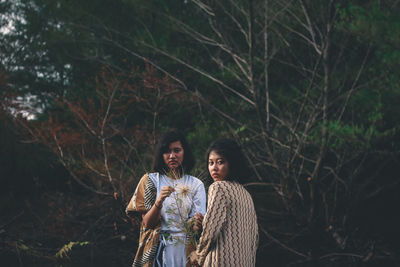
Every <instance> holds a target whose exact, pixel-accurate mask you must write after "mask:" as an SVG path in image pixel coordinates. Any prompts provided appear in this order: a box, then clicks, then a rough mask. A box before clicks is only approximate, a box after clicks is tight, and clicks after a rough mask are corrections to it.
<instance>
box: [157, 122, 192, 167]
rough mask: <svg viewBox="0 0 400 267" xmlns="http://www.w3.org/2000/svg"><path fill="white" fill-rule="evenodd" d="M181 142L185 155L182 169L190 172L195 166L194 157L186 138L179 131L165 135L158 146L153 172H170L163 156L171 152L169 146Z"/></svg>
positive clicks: (171, 131)
mask: <svg viewBox="0 0 400 267" xmlns="http://www.w3.org/2000/svg"><path fill="white" fill-rule="evenodd" d="M176 141H180V142H181V144H182V147H183V151H184V155H183V162H182V168H183V171H184V172H189V171H190V170H191V169H192V168H193V166H194V156H193V152H192V149H191V148H190V146H189V144H188V142H187V141H186V138H185V136H184V135H183V133H181V132H180V131H178V130H170V131H168V132H166V133H164V134H163V135H162V136H161V138H160V140H159V141H158V144H157V146H156V150H155V151H154V156H153V166H152V168H153V170H154V171H156V172H160V173H162V174H166V173H167V172H168V171H169V168H168V166H167V165H166V164H165V162H164V158H163V154H164V153H165V152H167V151H168V150H169V145H170V144H171V143H173V142H176Z"/></svg>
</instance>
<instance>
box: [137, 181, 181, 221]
mask: <svg viewBox="0 0 400 267" xmlns="http://www.w3.org/2000/svg"><path fill="white" fill-rule="evenodd" d="M174 191H175V189H174V188H173V187H171V186H163V187H162V188H161V191H160V195H159V196H158V198H157V200H156V201H155V202H154V205H153V206H152V207H151V208H150V210H149V211H148V212H146V213H144V214H143V215H142V218H143V226H144V227H145V228H153V227H155V226H156V225H157V224H158V222H159V221H160V218H161V208H162V205H163V203H164V200H165V199H166V198H167V197H169V196H170V195H171V193H172V192H174Z"/></svg>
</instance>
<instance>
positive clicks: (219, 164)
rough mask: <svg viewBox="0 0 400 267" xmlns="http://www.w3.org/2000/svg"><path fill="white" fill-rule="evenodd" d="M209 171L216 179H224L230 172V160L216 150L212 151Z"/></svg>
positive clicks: (209, 159)
mask: <svg viewBox="0 0 400 267" xmlns="http://www.w3.org/2000/svg"><path fill="white" fill-rule="evenodd" d="M208 171H209V172H210V175H211V177H212V178H213V180H214V181H224V180H225V179H226V177H228V173H229V164H228V161H226V160H225V159H224V158H223V157H222V156H221V155H219V154H217V153H216V152H215V151H211V152H210V154H209V155H208Z"/></svg>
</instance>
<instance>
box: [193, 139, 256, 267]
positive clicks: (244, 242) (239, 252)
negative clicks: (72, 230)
mask: <svg viewBox="0 0 400 267" xmlns="http://www.w3.org/2000/svg"><path fill="white" fill-rule="evenodd" d="M206 155H207V165H208V171H209V175H210V177H211V178H212V179H213V181H214V182H213V183H212V184H211V185H210V187H209V190H208V203H207V212H206V214H205V216H204V219H203V232H202V234H201V236H200V240H199V243H198V245H197V249H196V251H195V252H193V253H191V256H190V261H191V263H192V265H194V266H240V267H247V266H248V267H254V266H255V262H256V251H257V246H258V224H257V216H256V211H255V209H254V204H253V199H252V197H251V195H250V194H249V192H248V191H247V190H246V189H245V188H244V187H243V185H242V184H244V183H246V182H248V178H249V176H250V173H251V172H250V169H249V167H248V164H247V163H246V162H247V161H246V159H245V157H244V155H243V153H242V152H241V150H240V148H239V146H238V145H237V144H236V142H234V141H233V140H230V139H219V140H217V141H215V142H213V143H212V144H211V145H210V147H209V148H208V150H207V154H206ZM200 220H201V218H200Z"/></svg>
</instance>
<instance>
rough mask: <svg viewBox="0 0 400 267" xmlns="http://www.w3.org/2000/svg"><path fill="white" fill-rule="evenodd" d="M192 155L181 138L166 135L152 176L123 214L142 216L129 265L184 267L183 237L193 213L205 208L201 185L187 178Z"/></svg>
mask: <svg viewBox="0 0 400 267" xmlns="http://www.w3.org/2000/svg"><path fill="white" fill-rule="evenodd" d="M193 165H194V158H193V153H192V151H191V149H190V147H189V145H188V143H187V141H186V138H185V137H184V135H183V134H182V133H180V132H178V131H169V132H167V133H165V134H164V135H163V136H162V137H161V139H160V141H159V143H158V146H157V149H156V151H155V154H154V158H153V170H154V172H153V173H148V174H145V175H144V176H143V177H142V178H141V180H140V182H139V184H138V186H137V188H136V190H135V193H134V194H133V197H132V199H131V201H130V202H129V204H128V206H127V208H126V212H127V214H128V215H129V213H130V212H139V213H142V218H143V220H142V224H141V228H140V237H139V247H138V250H137V253H136V256H135V260H134V262H133V264H132V266H149V267H150V266H168V267H172V266H176V267H183V266H186V246H185V244H186V243H187V242H186V238H187V235H186V234H187V233H188V231H189V232H190V230H191V229H188V227H189V226H190V225H192V224H191V223H188V222H189V221H190V219H191V218H193V217H194V216H195V215H196V214H197V217H199V216H200V217H201V216H202V215H201V214H204V213H205V209H206V194H205V189H204V185H203V183H202V182H201V181H200V180H199V179H197V178H196V177H193V176H191V175H188V174H187V172H189V171H190V170H191V169H192V167H193Z"/></svg>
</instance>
